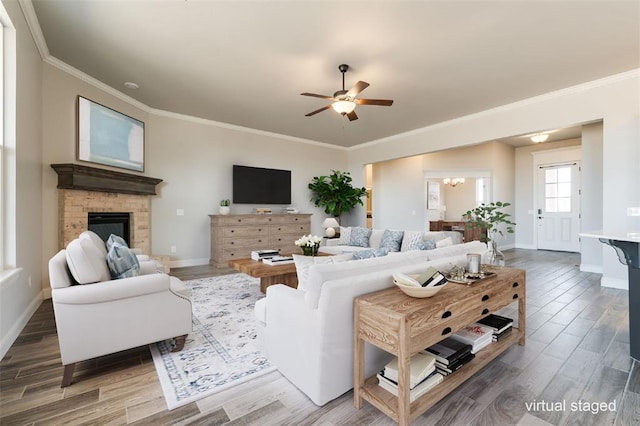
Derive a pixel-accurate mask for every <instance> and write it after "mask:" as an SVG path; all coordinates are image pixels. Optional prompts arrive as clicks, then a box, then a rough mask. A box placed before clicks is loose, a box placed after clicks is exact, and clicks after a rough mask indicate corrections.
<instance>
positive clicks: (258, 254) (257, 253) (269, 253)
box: [251, 249, 280, 261]
mask: <svg viewBox="0 0 640 426" xmlns="http://www.w3.org/2000/svg"><path fill="white" fill-rule="evenodd" d="M279 254H280V250H278V249H273V250H254V251H252V252H251V259H253V260H258V261H260V260H264V259H269V258H271V257H274V256H278V255H279Z"/></svg>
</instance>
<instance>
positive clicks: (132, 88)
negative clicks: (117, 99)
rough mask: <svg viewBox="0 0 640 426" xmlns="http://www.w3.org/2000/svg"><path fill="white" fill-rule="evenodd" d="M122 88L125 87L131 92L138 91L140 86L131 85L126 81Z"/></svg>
mask: <svg viewBox="0 0 640 426" xmlns="http://www.w3.org/2000/svg"><path fill="white" fill-rule="evenodd" d="M124 87H126V88H127V89H131V90H136V89H138V88H139V87H140V86H138V85H137V84H136V83H132V82H130V81H126V82H125V83H124Z"/></svg>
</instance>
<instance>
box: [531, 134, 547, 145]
mask: <svg viewBox="0 0 640 426" xmlns="http://www.w3.org/2000/svg"><path fill="white" fill-rule="evenodd" d="M547 139H549V135H548V134H547V133H538V134H536V135H533V136H531V140H532V141H533V142H535V143H540V142H544V141H546V140H547Z"/></svg>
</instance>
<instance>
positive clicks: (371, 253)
mask: <svg viewBox="0 0 640 426" xmlns="http://www.w3.org/2000/svg"><path fill="white" fill-rule="evenodd" d="M387 254H389V249H386V248H377V249H371V250H358V251H354V252H353V260H360V259H371V258H372V257H382V256H386V255H387Z"/></svg>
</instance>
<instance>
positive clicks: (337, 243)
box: [318, 226, 462, 254]
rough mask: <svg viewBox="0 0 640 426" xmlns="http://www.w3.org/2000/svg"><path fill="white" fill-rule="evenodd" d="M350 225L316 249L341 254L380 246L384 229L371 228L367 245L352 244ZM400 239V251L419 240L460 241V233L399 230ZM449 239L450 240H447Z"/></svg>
mask: <svg viewBox="0 0 640 426" xmlns="http://www.w3.org/2000/svg"><path fill="white" fill-rule="evenodd" d="M352 229H355V228H351V227H342V226H341V227H340V237H339V238H333V239H328V240H326V245H324V246H322V247H320V249H319V250H318V251H320V252H322V253H327V254H341V253H349V252H355V251H361V250H370V249H377V248H379V247H380V244H381V242H382V237H383V235H384V231H385V230H384V229H376V228H374V229H372V230H371V235H370V236H369V240H368V245H367V246H358V245H353V244H352V240H351V238H350V237H351V231H352ZM401 232H402V233H403V235H402V241H401V245H400V251H410V250H415V243H416V242H417V241H419V240H422V241H433V242H434V243H436V244H438V243H441V242H442V243H444V241H443V240H448V241H447V243H448V242H450V243H451V244H461V243H462V233H460V232H457V231H401ZM449 239H450V240H449Z"/></svg>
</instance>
